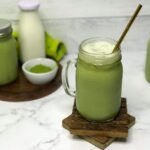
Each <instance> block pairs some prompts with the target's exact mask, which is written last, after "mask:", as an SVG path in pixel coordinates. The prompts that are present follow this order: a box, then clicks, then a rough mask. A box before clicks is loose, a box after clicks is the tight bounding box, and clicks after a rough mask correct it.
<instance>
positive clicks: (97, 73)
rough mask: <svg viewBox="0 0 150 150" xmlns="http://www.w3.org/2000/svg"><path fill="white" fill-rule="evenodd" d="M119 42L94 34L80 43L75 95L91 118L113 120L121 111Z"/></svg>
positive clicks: (121, 70)
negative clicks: (114, 49) (117, 43)
mask: <svg viewBox="0 0 150 150" xmlns="http://www.w3.org/2000/svg"><path fill="white" fill-rule="evenodd" d="M115 44H116V42H115V41H114V40H111V39H102V38H91V39H87V40H85V41H83V42H82V43H81V45H80V47H79V54H78V59H77V63H76V92H75V97H76V106H77V110H78V111H79V113H80V114H81V116H83V117H84V118H86V119H87V120H92V121H110V120H113V119H114V118H115V117H116V115H117V114H118V112H119V109H120V103H121V88H122V74H123V73H122V72H123V69H122V63H121V50H120V49H118V50H116V51H114V52H113V48H114V46H115ZM69 64H70V63H68V65H69ZM66 68H67V69H68V67H66ZM66 80H67V77H66ZM64 83H65V82H63V84H64ZM66 83H68V81H67V82H66ZM66 86H67V84H66V85H65V84H64V87H65V90H66V92H67V93H68V94H70V95H73V94H71V90H70V89H69V85H68V87H66ZM72 93H73V92H72Z"/></svg>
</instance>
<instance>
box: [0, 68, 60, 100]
mask: <svg viewBox="0 0 150 150" xmlns="http://www.w3.org/2000/svg"><path fill="white" fill-rule="evenodd" d="M61 70H62V66H61V65H59V69H58V72H57V75H56V77H55V79H54V80H53V81H51V82H50V83H47V84H44V85H35V84H32V83H30V82H29V81H28V80H27V79H26V78H25V76H24V74H23V72H22V70H21V67H20V70H19V76H18V78H17V80H16V81H14V82H13V83H10V84H8V85H4V86H0V100H3V101H11V102H21V101H29V100H35V99H38V98H42V97H44V96H47V95H49V94H51V93H53V92H54V91H55V90H57V89H58V88H59V87H60V85H61Z"/></svg>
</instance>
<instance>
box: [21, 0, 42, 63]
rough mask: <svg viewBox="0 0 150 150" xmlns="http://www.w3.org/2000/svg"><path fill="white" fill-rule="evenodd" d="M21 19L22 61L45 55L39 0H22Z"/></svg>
mask: <svg viewBox="0 0 150 150" xmlns="http://www.w3.org/2000/svg"><path fill="white" fill-rule="evenodd" d="M18 6H19V8H20V20H19V28H18V31H19V44H20V57H21V61H22V63H23V62H26V61H28V60H30V59H32V58H39V57H45V33H44V28H43V25H42V22H41V20H40V17H39V15H38V8H39V6H40V4H39V2H38V1H37V0H21V1H19V3H18Z"/></svg>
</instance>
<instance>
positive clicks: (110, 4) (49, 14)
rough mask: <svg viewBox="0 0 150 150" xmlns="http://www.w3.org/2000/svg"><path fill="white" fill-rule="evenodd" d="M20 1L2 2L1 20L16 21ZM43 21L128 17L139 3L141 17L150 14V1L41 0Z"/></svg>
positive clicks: (0, 8)
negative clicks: (141, 7) (141, 6)
mask: <svg viewBox="0 0 150 150" xmlns="http://www.w3.org/2000/svg"><path fill="white" fill-rule="evenodd" d="M18 1H19V0H0V18H7V19H12V20H16V19H17V18H18V13H19V10H18V7H17V2H18ZM40 2H41V8H40V12H41V14H42V18H43V19H51V18H72V17H73V18H74V17H75V18H76V17H99V16H128V15H131V14H132V12H133V11H134V9H135V8H136V6H137V4H138V2H140V3H142V4H143V9H142V11H141V13H140V15H149V14H150V0H40Z"/></svg>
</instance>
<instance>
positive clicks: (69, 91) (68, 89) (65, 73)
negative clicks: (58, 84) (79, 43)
mask: <svg viewBox="0 0 150 150" xmlns="http://www.w3.org/2000/svg"><path fill="white" fill-rule="evenodd" d="M76 63H77V59H73V60H69V61H68V62H67V63H66V64H65V65H64V66H63V70H62V76H61V78H62V85H63V87H64V90H65V92H66V93H67V94H68V95H70V96H72V97H75V95H76V91H75V90H73V89H71V87H70V85H69V81H68V69H69V66H70V65H74V66H75V67H76Z"/></svg>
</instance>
